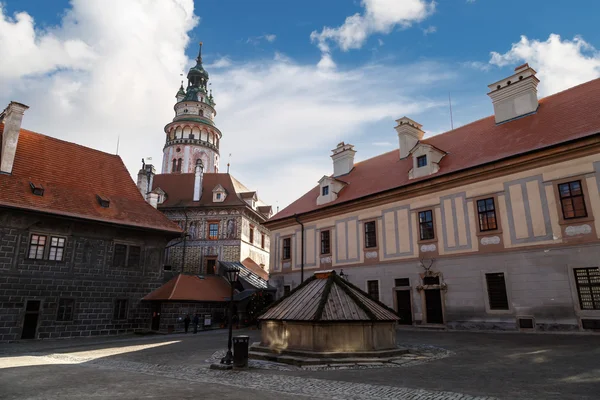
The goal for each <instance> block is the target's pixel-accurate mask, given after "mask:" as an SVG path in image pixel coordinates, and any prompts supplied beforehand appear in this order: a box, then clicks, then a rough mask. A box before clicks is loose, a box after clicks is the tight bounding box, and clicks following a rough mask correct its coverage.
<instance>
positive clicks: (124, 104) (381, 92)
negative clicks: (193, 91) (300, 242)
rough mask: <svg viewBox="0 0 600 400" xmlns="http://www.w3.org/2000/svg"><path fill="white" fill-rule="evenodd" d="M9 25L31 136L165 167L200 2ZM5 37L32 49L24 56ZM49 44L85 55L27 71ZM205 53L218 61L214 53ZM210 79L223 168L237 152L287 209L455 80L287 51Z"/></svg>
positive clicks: (116, 4)
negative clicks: (340, 148) (312, 60)
mask: <svg viewBox="0 0 600 400" xmlns="http://www.w3.org/2000/svg"><path fill="white" fill-rule="evenodd" d="M0 17H1V18H0V20H1V21H2V25H0V38H3V39H2V40H1V41H0V54H2V57H3V60H2V63H0V64H1V67H0V68H1V69H0V71H1V72H0V87H2V88H3V90H2V91H0V107H1V104H7V103H8V101H10V100H16V101H21V102H23V103H25V104H27V105H29V106H31V108H30V109H29V110H28V111H27V112H26V114H25V118H24V122H23V125H24V127H26V128H28V129H32V130H35V131H38V132H42V133H44V134H48V135H51V136H55V137H58V138H61V139H65V140H69V141H73V142H76V143H79V144H82V145H85V146H90V147H93V148H97V149H99V150H103V151H107V152H111V153H114V151H115V148H116V143H117V138H118V137H120V151H119V154H120V155H121V157H122V158H123V160H124V162H125V164H126V166H127V167H128V168H129V170H130V171H131V172H132V173H133V174H136V173H137V170H138V169H139V168H140V160H141V159H142V158H145V157H152V158H153V160H154V164H155V165H160V164H161V160H162V146H163V143H164V132H163V127H164V125H165V124H167V123H168V122H169V121H171V120H172V118H173V104H174V102H175V93H176V92H177V89H178V88H179V81H180V76H179V75H180V73H181V72H184V71H185V70H186V68H187V67H189V64H190V62H191V61H190V60H189V59H188V58H187V57H186V56H185V48H186V46H188V45H190V46H191V47H192V49H193V53H195V52H196V46H197V44H195V43H192V44H190V43H188V42H189V37H188V34H189V32H190V31H191V29H192V28H193V27H194V26H195V25H196V24H197V22H198V18H197V17H196V16H194V13H193V2H192V0H170V1H169V2H167V1H162V2H150V3H148V2H145V1H141V0H140V1H133V0H132V1H128V2H124V3H123V2H120V1H118V0H113V3H112V4H107V1H104V0H103V1H100V0H98V1H91V0H75V1H73V2H72V6H71V8H69V9H68V10H66V13H65V17H64V18H63V20H62V21H61V24H60V25H59V26H56V27H52V28H50V29H48V30H45V31H42V30H39V29H37V27H36V26H35V25H34V21H33V20H32V19H31V17H29V16H27V15H26V14H23V15H22V16H21V17H19V18H17V17H15V18H14V19H12V18H11V19H10V20H9V18H8V17H7V16H5V15H4V13H2V14H1V15H0ZM22 21H25V22H22ZM23 23H25V24H26V25H24V26H19V27H18V28H19V29H21V30H17V27H15V25H17V24H23ZM27 24H29V25H27ZM164 26H169V27H172V29H168V30H165V29H163V28H162V27H164ZM24 28H26V29H24ZM31 32H33V36H31V35H32V33H31ZM7 37H8V38H9V39H10V40H11V41H15V42H23V43H30V44H31V45H33V46H34V48H33V49H32V50H30V52H29V53H26V54H23V52H22V51H21V50H20V49H18V48H15V46H13V45H12V44H11V43H7V40H6V38H7ZM47 37H48V38H53V39H55V40H56V45H55V46H56V48H58V49H61V48H63V49H64V48H66V43H67V42H74V43H79V44H78V45H79V46H80V48H84V49H87V50H86V51H85V52H81V53H80V54H79V55H77V56H73V57H72V58H69V59H68V60H69V63H66V62H64V60H61V62H60V63H58V62H57V61H56V60H55V59H52V58H50V59H45V60H44V59H42V60H41V61H39V63H38V64H37V65H36V66H35V68H33V69H27V68H26V67H25V66H24V65H25V64H27V62H28V61H30V58H31V54H35V53H36V52H40V51H42V50H41V49H40V47H41V46H43V43H46V40H47V39H46V38H47ZM203 50H204V58H205V59H210V51H211V50H213V49H211V46H210V43H206V44H205V46H204V49H203ZM215 50H216V49H215ZM44 51H47V50H44ZM65 51H66V50H65ZM213 51H214V50H213ZM44 54H46V53H44ZM332 63H333V62H332ZM207 68H208V64H207ZM209 73H210V74H211V82H212V88H213V93H214V96H215V100H216V103H217V105H216V109H217V112H218V116H217V119H216V125H217V126H218V127H219V128H220V129H221V131H222V132H223V140H222V141H221V155H222V156H223V157H224V158H223V160H222V165H221V170H222V171H224V170H225V168H226V166H225V164H226V158H227V154H229V153H232V159H231V162H232V167H231V172H232V173H233V174H234V175H236V177H237V178H238V179H240V180H241V181H242V182H243V183H244V184H245V185H247V186H248V187H250V188H252V189H257V190H258V192H259V195H260V196H261V197H262V198H264V200H265V201H268V202H271V204H275V202H276V201H278V202H279V205H280V206H281V207H284V206H286V205H287V204H288V203H289V202H291V201H293V200H294V199H295V198H297V197H298V196H300V195H301V194H303V193H304V192H305V191H306V190H308V189H310V188H311V187H312V186H314V185H315V184H316V181H317V180H318V179H319V178H320V177H321V176H323V174H326V173H329V172H330V171H331V169H332V166H331V159H330V158H329V155H330V150H331V149H332V148H333V147H334V146H335V144H336V143H338V142H340V141H342V140H345V141H350V142H352V141H353V142H354V143H358V142H362V143H365V144H370V143H372V142H374V141H378V138H377V136H373V135H374V133H373V131H372V124H373V123H377V122H381V121H384V124H385V121H389V132H387V134H388V135H389V138H390V139H389V140H390V142H393V140H394V139H395V137H396V136H395V132H394V130H393V120H394V119H395V118H398V117H399V116H401V115H405V114H406V115H411V116H412V115H417V114H420V113H424V112H427V111H428V110H431V108H432V107H437V106H439V105H440V104H438V103H437V102H436V101H435V100H432V99H429V98H427V97H424V96H423V93H424V91H425V90H427V88H432V87H434V86H437V84H439V82H440V80H444V81H449V80H451V79H452V78H454V76H453V75H452V73H451V72H449V71H448V69H447V68H446V67H444V66H441V65H438V64H436V63H419V64H413V65H403V66H378V65H366V66H363V67H360V68H355V69H350V70H338V69H336V68H335V65H334V64H331V65H320V66H315V65H304V64H298V63H297V62H295V61H294V60H292V59H290V58H289V57H288V56H286V55H284V54H282V53H275V54H274V56H273V57H272V58H270V59H262V60H254V61H249V62H247V61H246V62H244V61H239V60H235V59H234V60H232V59H230V58H229V57H220V58H218V59H216V61H214V62H213V64H212V69H209ZM184 74H185V72H184ZM390 82H393V85H392V84H390ZM442 105H444V106H445V100H444V101H443V102H442ZM385 133H386V132H384V136H383V139H382V141H385V140H387V139H386V137H387V136H385ZM361 138H362V139H361ZM368 147H370V146H368V145H363V146H360V147H358V148H357V150H358V151H359V153H358V154H357V159H360V158H364V157H365V156H371V155H373V154H372V153H369V151H371V150H369V149H368ZM159 169H160V168H159Z"/></svg>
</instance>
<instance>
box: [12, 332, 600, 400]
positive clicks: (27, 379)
mask: <svg viewBox="0 0 600 400" xmlns="http://www.w3.org/2000/svg"><path fill="white" fill-rule="evenodd" d="M235 334H248V335H250V337H251V342H252V341H257V340H258V335H259V332H258V331H241V330H240V331H235ZM226 340H227V332H226V331H209V332H200V333H198V334H197V335H193V334H191V333H190V334H187V335H184V334H177V335H167V336H148V337H139V336H129V337H120V338H115V337H112V338H98V339H94V338H90V339H71V340H59V341H33V342H19V343H9V344H1V345H0V399H82V398H93V399H119V398H126V399H159V398H160V399H170V398H173V399H188V398H189V399H192V398H201V399H207V400H210V399H219V400H222V399H259V398H260V399H266V400H269V399H281V400H287V399H301V398H303V399H306V398H314V399H378V400H381V399H419V400H421V399H435V400H437V399H465V400H466V399H485V398H499V399H599V398H600V336H598V335H579V334H571V335H561V334H517V333H474V332H473V333H472V332H438V331H421V330H399V331H398V343H400V344H402V343H404V344H406V345H430V346H435V347H440V348H444V349H447V350H449V351H450V352H451V354H450V356H448V357H446V358H441V359H437V360H432V361H429V362H425V363H422V364H417V365H411V366H408V367H402V368H373V369H361V370H326V371H323V370H321V371H305V370H294V371H281V370H275V369H268V370H266V369H251V370H248V371H215V370H210V369H208V363H207V360H208V359H210V358H211V357H212V356H213V354H214V353H215V352H216V351H218V350H222V349H223V348H224V345H225V344H226Z"/></svg>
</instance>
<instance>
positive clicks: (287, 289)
mask: <svg viewBox="0 0 600 400" xmlns="http://www.w3.org/2000/svg"><path fill="white" fill-rule="evenodd" d="M291 291H292V287H291V286H290V285H283V295H284V296H287V295H288V294H290V292H291Z"/></svg>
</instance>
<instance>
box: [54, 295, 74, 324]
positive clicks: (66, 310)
mask: <svg viewBox="0 0 600 400" xmlns="http://www.w3.org/2000/svg"><path fill="white" fill-rule="evenodd" d="M74 310H75V300H73V299H59V300H58V313H57V314H56V320H57V321H73V312H74Z"/></svg>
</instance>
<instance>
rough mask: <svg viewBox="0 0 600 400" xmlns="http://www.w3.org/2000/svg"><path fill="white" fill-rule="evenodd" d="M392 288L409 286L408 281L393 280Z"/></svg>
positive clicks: (405, 279)
mask: <svg viewBox="0 0 600 400" xmlns="http://www.w3.org/2000/svg"><path fill="white" fill-rule="evenodd" d="M394 286H410V280H409V279H408V278H399V279H394Z"/></svg>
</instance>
